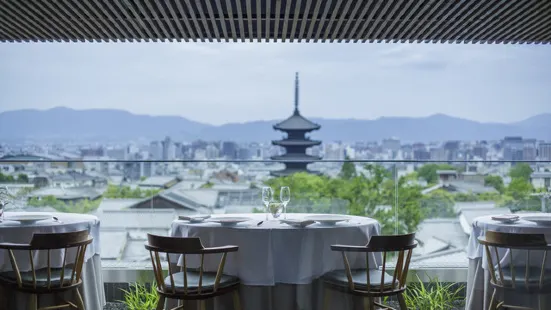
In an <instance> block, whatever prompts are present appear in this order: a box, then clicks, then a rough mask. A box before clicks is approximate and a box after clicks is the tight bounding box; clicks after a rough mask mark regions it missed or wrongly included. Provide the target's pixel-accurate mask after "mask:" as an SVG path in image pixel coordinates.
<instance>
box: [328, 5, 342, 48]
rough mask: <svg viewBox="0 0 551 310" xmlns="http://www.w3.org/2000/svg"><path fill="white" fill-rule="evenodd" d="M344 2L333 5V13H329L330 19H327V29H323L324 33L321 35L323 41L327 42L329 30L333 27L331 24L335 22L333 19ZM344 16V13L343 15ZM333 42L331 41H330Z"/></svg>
mask: <svg viewBox="0 0 551 310" xmlns="http://www.w3.org/2000/svg"><path fill="white" fill-rule="evenodd" d="M343 1H344V0H341V1H337V3H335V8H333V12H332V13H331V17H329V21H328V22H327V27H325V33H324V34H323V40H324V41H325V40H327V38H329V34H330V33H331V29H332V27H333V23H334V22H335V18H336V17H337V13H338V12H339V9H340V8H341V4H342V3H343ZM343 14H344V13H343ZM331 41H333V40H331Z"/></svg>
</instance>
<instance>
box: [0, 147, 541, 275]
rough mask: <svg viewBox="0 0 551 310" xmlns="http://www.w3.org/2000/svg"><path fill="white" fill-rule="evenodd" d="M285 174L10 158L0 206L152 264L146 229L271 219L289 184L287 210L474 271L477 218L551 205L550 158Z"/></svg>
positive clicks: (119, 257) (120, 256) (416, 262)
mask: <svg viewBox="0 0 551 310" xmlns="http://www.w3.org/2000/svg"><path fill="white" fill-rule="evenodd" d="M284 168H285V167H284V165H283V164H279V163H275V162H272V161H226V160H211V161H110V160H104V161H88V160H71V161H48V160H28V159H17V158H16V157H12V158H10V159H7V160H0V171H1V174H0V188H2V189H0V199H1V200H2V201H3V203H4V204H6V205H5V207H4V210H5V214H9V213H11V212H16V211H18V212H36V211H47V212H70V213H87V214H93V215H96V216H97V217H98V218H99V219H100V221H101V231H100V238H101V256H102V261H103V262H105V265H106V266H109V264H111V265H116V264H117V263H128V264H127V265H128V266H131V265H132V263H139V264H143V265H144V266H145V265H148V264H149V254H148V253H147V252H146V251H145V249H144V246H143V244H144V241H145V238H146V235H147V233H154V234H164V235H167V234H169V232H170V227H171V223H172V221H173V220H175V219H177V218H178V216H182V215H184V216H185V215H194V214H215V215H216V214H243V213H262V212H266V209H265V208H264V205H263V201H262V193H261V192H262V187H264V186H270V187H271V188H273V189H274V199H275V200H279V197H280V196H279V194H280V188H281V187H282V186H288V187H289V188H290V192H291V199H290V202H289V204H288V206H287V212H288V213H289V214H291V213H316V214H320V213H323V214H347V215H353V216H362V217H371V218H374V219H376V220H377V221H379V223H380V224H381V232H382V233H383V234H403V233H408V232H417V239H418V242H419V247H418V248H417V249H416V250H415V252H414V256H413V258H412V266H417V267H418V268H448V269H454V268H466V267H467V263H468V261H467V255H466V247H467V241H468V238H469V234H470V229H471V224H472V221H473V219H474V218H476V217H477V216H481V215H491V214H501V213H509V212H526V211H536V212H537V211H546V210H548V209H549V207H550V201H549V195H548V194H546V193H547V192H548V191H550V190H551V184H550V179H551V172H549V171H551V162H549V161H538V162H536V161H531V162H528V161H526V162H523V161H515V162H506V161H449V162H427V161H353V160H351V161H317V162H314V163H311V164H310V165H309V166H308V168H309V169H311V171H315V172H317V173H307V172H298V173H292V174H290V175H288V176H277V177H275V176H273V175H280V173H278V172H281V171H282V170H283V169H284ZM291 172H296V171H295V170H292V171H291ZM122 265H124V264H121V266H122ZM414 268H415V267H414Z"/></svg>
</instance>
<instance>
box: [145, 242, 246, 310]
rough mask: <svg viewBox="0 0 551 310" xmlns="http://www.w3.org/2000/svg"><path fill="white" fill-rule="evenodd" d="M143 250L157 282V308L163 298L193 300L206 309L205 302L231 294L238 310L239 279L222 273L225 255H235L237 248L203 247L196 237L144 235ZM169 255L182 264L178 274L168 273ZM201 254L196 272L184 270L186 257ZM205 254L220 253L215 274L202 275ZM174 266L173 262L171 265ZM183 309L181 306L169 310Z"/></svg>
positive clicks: (170, 270)
mask: <svg viewBox="0 0 551 310" xmlns="http://www.w3.org/2000/svg"><path fill="white" fill-rule="evenodd" d="M147 240H148V241H147V243H146V245H145V248H146V249H147V250H149V254H150V256H151V262H152V264H153V272H154V273H155V280H156V282H157V292H158V293H159V295H160V299H159V303H158V304H157V309H158V310H161V309H164V303H165V300H166V298H171V299H177V300H178V301H179V302H180V301H182V302H183V301H186V300H196V301H198V302H199V305H200V306H201V309H205V308H206V300H207V299H210V298H214V297H216V296H220V295H223V294H226V293H229V292H232V291H233V303H234V309H236V310H240V309H241V305H240V299H239V284H240V281H239V278H237V277H234V276H228V275H225V274H223V271H224V265H225V263H226V256H227V254H228V253H229V252H236V251H237V250H238V249H239V247H238V246H235V245H227V246H221V247H212V248H205V247H204V246H203V244H202V243H201V240H200V239H199V238H179V237H164V236H156V235H151V234H148V235H147ZM160 253H165V254H166V259H167V261H168V276H167V277H164V276H163V269H162V266H161V259H160V255H159V254H160ZM170 254H181V255H182V261H183V265H182V266H181V268H180V271H179V272H174V270H172V266H171V261H170ZM189 254H199V255H201V266H200V267H199V269H198V270H192V269H188V268H187V265H186V255H189ZM207 254H222V258H221V260H220V264H219V265H218V271H217V272H205V271H204V270H203V269H204V268H203V262H204V258H205V255H207ZM174 263H175V262H174ZM176 309H183V304H180V305H179V306H178V307H175V308H173V309H172V310H176Z"/></svg>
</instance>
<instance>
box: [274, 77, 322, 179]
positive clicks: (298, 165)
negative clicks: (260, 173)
mask: <svg viewBox="0 0 551 310" xmlns="http://www.w3.org/2000/svg"><path fill="white" fill-rule="evenodd" d="M298 103H299V79H298V72H297V73H296V75H295V110H294V112H293V115H291V116H290V117H289V118H287V119H286V120H284V121H282V122H280V123H277V124H276V125H274V129H275V130H279V131H282V132H285V133H286V134H287V137H285V138H284V139H282V140H276V141H272V144H273V145H278V146H282V147H283V148H285V151H286V153H285V154H283V155H278V156H272V160H275V161H279V162H282V163H284V164H285V169H284V170H280V171H273V172H272V175H274V176H285V175H290V174H293V173H295V172H310V173H317V172H314V171H310V170H308V168H307V166H308V163H309V162H311V161H312V160H318V159H320V158H321V157H320V156H313V155H307V154H306V149H307V148H309V147H312V146H315V145H319V144H321V141H316V140H311V139H310V138H309V137H306V134H307V133H309V132H311V131H314V130H318V129H320V128H321V126H320V125H318V124H316V123H314V122H312V121H310V120H308V119H306V118H305V117H303V116H302V115H300V112H299V109H298Z"/></svg>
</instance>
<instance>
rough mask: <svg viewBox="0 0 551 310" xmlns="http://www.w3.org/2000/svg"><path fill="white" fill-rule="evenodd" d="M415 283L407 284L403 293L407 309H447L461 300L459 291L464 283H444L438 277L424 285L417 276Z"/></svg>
mask: <svg viewBox="0 0 551 310" xmlns="http://www.w3.org/2000/svg"><path fill="white" fill-rule="evenodd" d="M417 280H418V282H417V283H412V284H410V285H408V288H407V290H406V292H405V294H404V299H405V301H406V305H407V307H408V309H433V310H437V309H438V310H440V309H442V310H448V309H453V308H454V307H457V306H458V302H460V301H463V297H462V296H461V291H462V290H463V288H464V285H458V286H457V287H455V288H454V286H456V284H455V283H450V284H446V285H444V284H443V283H441V282H440V281H438V278H434V279H431V278H430V277H429V283H428V284H427V285H425V283H423V281H421V279H419V276H417Z"/></svg>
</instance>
